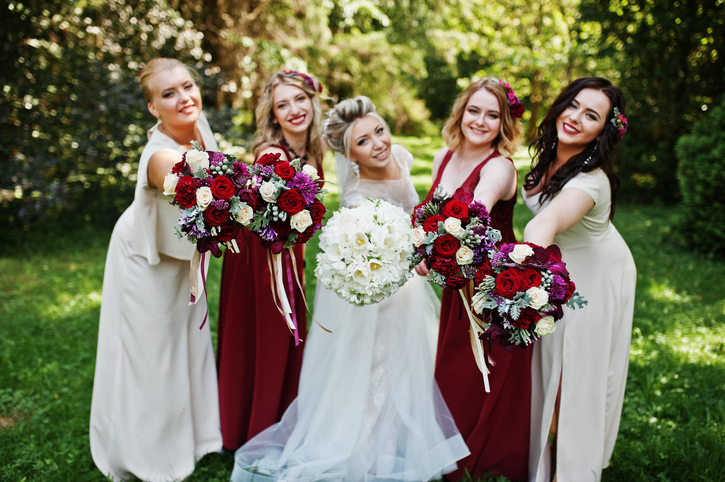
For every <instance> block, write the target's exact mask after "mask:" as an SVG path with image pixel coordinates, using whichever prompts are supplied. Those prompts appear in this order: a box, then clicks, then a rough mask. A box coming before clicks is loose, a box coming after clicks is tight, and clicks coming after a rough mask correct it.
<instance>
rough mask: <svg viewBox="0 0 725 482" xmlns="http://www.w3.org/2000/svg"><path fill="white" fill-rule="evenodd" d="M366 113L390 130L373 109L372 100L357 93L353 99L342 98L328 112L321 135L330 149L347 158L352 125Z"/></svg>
mask: <svg viewBox="0 0 725 482" xmlns="http://www.w3.org/2000/svg"><path fill="white" fill-rule="evenodd" d="M366 115H371V116H373V117H375V118H376V119H377V120H378V121H380V123H381V124H382V125H383V126H385V128H386V129H387V130H388V132H390V128H389V127H388V124H387V123H386V122H385V120H383V118H382V117H380V114H378V113H377V112H376V111H375V104H373V101H372V100H370V99H369V98H367V97H365V96H364V95H359V96H357V97H355V98H353V99H345V100H343V101H342V102H340V103H338V104H337V105H336V106H335V107H334V108H333V109H332V110H330V112H329V113H328V116H327V120H326V121H325V126H324V128H323V131H324V132H323V134H322V135H323V137H324V138H325V141H327V145H328V146H330V149H332V150H333V151H336V152H340V153H343V154H345V157H347V158H348V159H349V158H350V139H351V137H352V126H353V125H354V124H355V121H356V120H358V119H360V118H361V117H364V116H366Z"/></svg>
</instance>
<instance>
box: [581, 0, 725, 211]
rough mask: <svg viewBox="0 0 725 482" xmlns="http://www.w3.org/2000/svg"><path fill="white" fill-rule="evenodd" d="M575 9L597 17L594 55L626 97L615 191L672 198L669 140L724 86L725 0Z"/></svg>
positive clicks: (646, 1) (591, 2)
mask: <svg viewBox="0 0 725 482" xmlns="http://www.w3.org/2000/svg"><path fill="white" fill-rule="evenodd" d="M581 12H582V18H583V19H586V20H589V21H596V22H600V24H601V29H602V36H601V40H600V42H601V45H600V49H599V52H600V57H602V58H609V59H611V60H612V61H613V63H614V64H615V65H616V66H617V70H618V71H619V72H620V73H621V80H620V82H619V86H620V87H621V88H622V90H623V91H624V94H625V98H626V99H627V101H628V105H627V114H626V115H627V118H628V119H629V130H628V132H627V136H626V137H625V139H624V141H623V142H622V148H621V155H620V156H619V161H620V172H621V175H622V188H623V190H622V196H623V197H624V198H626V199H630V200H635V199H636V200H652V199H663V200H666V201H673V200H676V199H678V198H679V192H678V185H677V179H676V173H677V158H676V156H675V143H676V141H677V139H678V137H680V136H681V135H683V134H686V133H687V132H688V131H689V130H690V128H691V127H692V124H693V123H694V122H695V121H696V120H697V119H700V118H701V117H702V116H703V114H704V112H705V111H706V109H708V106H712V105H713V104H715V105H717V103H718V102H719V101H720V99H721V98H722V96H723V94H724V93H725V83H724V82H723V74H724V73H725V56H724V55H723V52H724V51H725V3H724V2H721V1H713V0H680V1H676V2H653V1H651V0H629V1H620V0H608V1H604V2H602V1H597V0H583V1H582V7H581Z"/></svg>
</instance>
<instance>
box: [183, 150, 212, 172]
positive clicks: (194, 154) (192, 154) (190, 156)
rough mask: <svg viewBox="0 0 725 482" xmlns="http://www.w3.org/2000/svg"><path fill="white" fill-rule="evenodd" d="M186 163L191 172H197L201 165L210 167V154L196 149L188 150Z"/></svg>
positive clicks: (206, 167) (205, 167)
mask: <svg viewBox="0 0 725 482" xmlns="http://www.w3.org/2000/svg"><path fill="white" fill-rule="evenodd" d="M186 163H187V164H188V165H189V168H190V169H191V172H196V171H197V169H199V167H203V168H204V169H209V154H207V153H206V152H204V151H197V150H196V149H192V150H190V151H186Z"/></svg>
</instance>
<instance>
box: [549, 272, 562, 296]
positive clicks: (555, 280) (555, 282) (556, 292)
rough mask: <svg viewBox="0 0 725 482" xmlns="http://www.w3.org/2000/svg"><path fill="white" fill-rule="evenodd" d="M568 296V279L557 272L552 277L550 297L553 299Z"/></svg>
mask: <svg viewBox="0 0 725 482" xmlns="http://www.w3.org/2000/svg"><path fill="white" fill-rule="evenodd" d="M565 297H566V281H565V280H564V278H562V277H561V276H559V275H558V274H555V275H554V276H553V277H552V278H551V288H549V298H551V299H553V300H563V299H564V298H565Z"/></svg>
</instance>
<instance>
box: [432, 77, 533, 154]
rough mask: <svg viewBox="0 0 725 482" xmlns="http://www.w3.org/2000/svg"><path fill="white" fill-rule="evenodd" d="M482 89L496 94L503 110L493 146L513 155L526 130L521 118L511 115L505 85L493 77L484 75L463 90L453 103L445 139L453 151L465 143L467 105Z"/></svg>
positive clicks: (444, 135) (501, 151)
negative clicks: (463, 122)
mask: <svg viewBox="0 0 725 482" xmlns="http://www.w3.org/2000/svg"><path fill="white" fill-rule="evenodd" d="M481 89H486V90H487V91H489V92H491V93H492V94H493V95H495V96H496V98H497V99H498V105H499V108H500V110H501V127H500V129H499V133H498V136H496V139H494V140H493V143H492V145H493V147H494V148H495V149H496V150H497V151H498V152H500V153H501V154H503V155H504V156H508V157H511V156H512V155H514V153H515V152H516V149H518V148H519V145H520V143H521V140H520V138H521V133H522V132H523V131H524V128H523V125H521V120H520V119H515V118H513V117H512V116H511V107H510V106H509V99H508V93H507V92H506V89H505V88H504V86H502V85H501V84H499V81H498V79H494V78H492V77H484V78H482V79H479V80H477V81H475V82H472V83H471V84H470V85H469V86H468V87H466V90H464V91H463V92H461V93H460V94H459V95H458V98H456V102H455V103H454V104H453V109H452V110H451V115H450V117H448V120H447V121H446V123H445V124H444V125H443V132H442V135H443V140H444V141H445V142H446V145H447V146H448V148H449V149H450V150H452V151H455V150H456V149H459V148H460V147H461V146H462V145H463V139H464V137H463V130H462V129H461V121H462V120H463V114H464V113H465V111H466V105H468V101H469V100H471V97H472V96H473V94H475V93H476V92H478V91H479V90H481Z"/></svg>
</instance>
